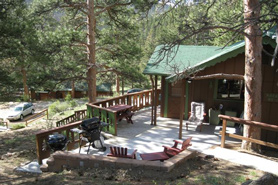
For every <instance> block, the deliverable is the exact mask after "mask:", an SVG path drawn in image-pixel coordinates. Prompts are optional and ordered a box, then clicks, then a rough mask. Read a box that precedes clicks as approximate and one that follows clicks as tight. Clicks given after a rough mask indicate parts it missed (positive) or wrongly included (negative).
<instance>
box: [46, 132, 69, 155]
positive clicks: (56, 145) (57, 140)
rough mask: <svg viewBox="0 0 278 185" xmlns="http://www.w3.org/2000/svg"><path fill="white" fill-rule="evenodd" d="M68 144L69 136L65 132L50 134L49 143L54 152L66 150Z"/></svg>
mask: <svg viewBox="0 0 278 185" xmlns="http://www.w3.org/2000/svg"><path fill="white" fill-rule="evenodd" d="M67 144H68V140H67V137H66V136H64V135H63V134H53V135H49V136H48V140H47V145H48V147H49V148H50V149H51V150H52V151H54V152H55V151H58V150H65V148H66V146H67Z"/></svg>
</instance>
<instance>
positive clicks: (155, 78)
mask: <svg viewBox="0 0 278 185" xmlns="http://www.w3.org/2000/svg"><path fill="white" fill-rule="evenodd" d="M157 100H158V96H157V75H155V77H154V125H155V126H156V112H157Z"/></svg>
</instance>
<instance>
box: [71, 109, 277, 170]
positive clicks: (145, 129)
mask: <svg viewBox="0 0 278 185" xmlns="http://www.w3.org/2000/svg"><path fill="white" fill-rule="evenodd" d="M158 112H159V111H158ZM150 117H151V110H150V109H145V110H140V111H138V112H136V113H135V115H134V117H133V122H134V124H128V123H126V121H125V120H123V121H121V122H120V123H119V124H118V136H117V137H115V136H112V135H109V134H105V137H106V140H105V145H106V147H107V150H106V151H105V152H99V151H98V150H96V149H90V151H89V153H90V154H93V155H106V154H107V153H109V146H121V147H127V148H129V149H131V150H130V151H129V152H132V151H133V149H137V151H138V152H137V153H139V154H140V153H148V152H156V151H163V147H162V145H167V146H172V145H173V140H174V139H177V140H178V134H179V120H178V119H170V118H162V117H158V118H157V126H152V125H150V123H151V122H150ZM198 130H199V129H198ZM220 130H221V126H213V125H209V124H206V125H204V126H203V130H202V132H199V131H196V126H189V129H188V131H187V130H186V128H185V124H184V127H183V134H182V137H183V139H186V138H187V137H193V139H192V146H191V147H189V149H190V150H196V151H198V152H200V153H202V154H205V155H214V157H216V158H220V159H224V160H228V161H230V162H233V163H237V164H240V165H246V166H250V167H253V168H255V169H259V170H262V171H265V172H269V173H273V174H276V175H277V174H278V168H277V166H278V163H277V162H275V161H271V160H267V159H265V158H261V157H258V156H255V155H251V154H247V153H243V152H238V151H235V150H230V149H226V148H221V147H220V143H221V136H220V134H219V131H220ZM227 132H231V133H237V132H238V130H236V129H235V128H233V127H228V128H227ZM240 142H241V141H240V140H236V139H233V138H228V137H226V144H236V143H240ZM75 152H76V151H75ZM81 153H87V147H83V148H82V152H81ZM137 157H138V159H140V156H139V155H138V154H137Z"/></svg>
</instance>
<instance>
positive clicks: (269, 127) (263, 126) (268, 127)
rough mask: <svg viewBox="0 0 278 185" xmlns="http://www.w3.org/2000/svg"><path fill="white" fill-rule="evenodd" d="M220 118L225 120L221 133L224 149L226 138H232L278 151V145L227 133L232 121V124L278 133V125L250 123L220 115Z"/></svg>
mask: <svg viewBox="0 0 278 185" xmlns="http://www.w3.org/2000/svg"><path fill="white" fill-rule="evenodd" d="M219 118H220V119H222V120H223V125H222V131H221V132H220V134H221V147H222V148H224V147H225V139H226V138H225V137H226V136H228V137H232V138H236V139H240V140H245V141H250V142H251V143H256V144H259V145H264V146H268V147H272V148H276V149H278V144H274V143H270V142H266V141H262V140H258V139H253V138H249V137H244V136H241V135H237V134H230V133H226V127H227V121H232V122H236V123H239V124H243V125H250V126H252V127H259V128H261V129H265V130H271V131H276V132H278V126H277V125H270V124H267V123H261V122H256V121H248V120H244V119H240V118H235V117H230V116H226V115H219Z"/></svg>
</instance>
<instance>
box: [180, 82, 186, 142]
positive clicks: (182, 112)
mask: <svg viewBox="0 0 278 185" xmlns="http://www.w3.org/2000/svg"><path fill="white" fill-rule="evenodd" d="M185 83H186V80H185V79H183V80H182V92H181V104H180V129H179V139H182V125H183V118H184V109H185Z"/></svg>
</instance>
